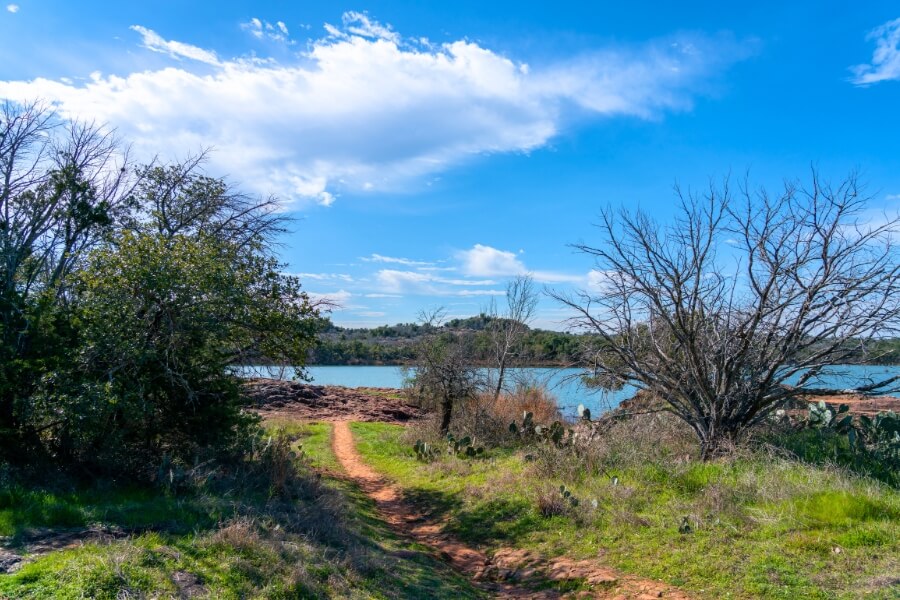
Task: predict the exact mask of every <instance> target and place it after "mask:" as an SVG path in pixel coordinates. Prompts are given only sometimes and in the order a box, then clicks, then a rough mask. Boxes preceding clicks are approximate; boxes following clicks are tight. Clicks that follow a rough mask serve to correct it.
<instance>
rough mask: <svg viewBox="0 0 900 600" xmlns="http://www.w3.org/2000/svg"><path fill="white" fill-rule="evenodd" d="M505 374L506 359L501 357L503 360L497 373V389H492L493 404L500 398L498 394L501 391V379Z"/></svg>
mask: <svg viewBox="0 0 900 600" xmlns="http://www.w3.org/2000/svg"><path fill="white" fill-rule="evenodd" d="M505 373H506V357H505V356H504V357H503V360H501V361H500V369H499V370H498V373H497V387H496V389H494V404H497V400H498V399H499V398H500V392H501V391H503V377H504V375H505Z"/></svg>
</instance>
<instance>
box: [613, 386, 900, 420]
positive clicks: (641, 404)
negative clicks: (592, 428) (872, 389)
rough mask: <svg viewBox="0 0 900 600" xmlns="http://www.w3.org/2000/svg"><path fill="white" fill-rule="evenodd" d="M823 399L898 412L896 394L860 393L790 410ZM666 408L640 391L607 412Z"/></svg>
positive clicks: (870, 411)
mask: <svg viewBox="0 0 900 600" xmlns="http://www.w3.org/2000/svg"><path fill="white" fill-rule="evenodd" d="M819 400H824V401H825V402H827V403H828V404H834V405H839V404H846V405H848V406H849V407H850V412H851V413H853V414H855V415H868V416H870V417H872V416H875V415H876V414H878V413H880V412H885V411H889V410H892V411H894V412H900V397H896V396H863V395H861V394H851V393H848V394H839V395H835V396H830V395H829V396H805V397H803V398H802V400H799V401H797V402H796V403H795V404H794V406H793V409H792V410H795V411H796V410H801V409H803V410H805V408H806V403H812V402H818V401H819ZM665 409H666V403H665V402H664V401H663V400H662V399H661V398H658V397H657V396H655V395H653V394H650V393H648V392H644V391H640V392H638V393H636V394H635V395H634V397H632V398H629V399H628V400H625V401H623V402H622V403H621V404H620V405H619V406H618V407H617V408H616V409H614V410H613V411H611V412H609V413H607V415H609V416H616V415H621V414H623V413H642V412H653V411H660V410H665Z"/></svg>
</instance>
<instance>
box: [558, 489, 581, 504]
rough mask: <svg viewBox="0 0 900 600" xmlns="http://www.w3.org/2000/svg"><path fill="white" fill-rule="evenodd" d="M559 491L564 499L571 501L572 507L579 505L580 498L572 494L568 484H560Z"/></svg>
mask: <svg viewBox="0 0 900 600" xmlns="http://www.w3.org/2000/svg"><path fill="white" fill-rule="evenodd" d="M559 493H560V495H561V496H562V497H563V500H565V501H566V502H568V503H569V505H570V506H572V508H575V507H576V506H578V498H576V497H575V496H573V495H572V492H571V490H569V489H568V488H567V487H566V486H564V485H561V486H559Z"/></svg>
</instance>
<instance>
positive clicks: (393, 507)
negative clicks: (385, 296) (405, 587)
mask: <svg viewBox="0 0 900 600" xmlns="http://www.w3.org/2000/svg"><path fill="white" fill-rule="evenodd" d="M332 445H333V447H334V453H335V455H336V456H337V458H338V461H339V462H340V463H341V465H342V466H343V468H344V470H345V471H346V472H347V475H348V476H349V477H350V479H352V480H353V481H354V482H356V483H357V485H359V486H360V488H361V489H362V490H363V491H364V492H365V493H366V494H367V495H369V497H371V498H372V499H373V500H374V501H375V503H376V505H377V506H378V510H379V511H380V513H381V515H382V517H383V518H384V520H385V521H386V522H387V523H388V524H389V525H390V526H391V527H392V528H393V529H394V530H395V531H397V532H398V533H400V534H401V535H404V536H406V537H409V538H412V539H413V540H415V541H417V542H419V543H421V544H424V545H426V546H429V547H431V548H433V549H434V550H435V551H436V553H437V554H438V555H439V556H440V557H441V558H442V559H443V560H445V561H446V562H448V563H449V564H450V565H452V566H453V567H454V568H456V569H458V570H459V571H461V572H462V573H464V574H466V575H467V576H469V577H470V578H471V579H472V581H473V583H474V584H475V585H476V586H478V587H479V588H480V589H483V590H484V591H486V592H488V593H490V594H491V595H492V596H494V597H496V598H534V599H551V598H563V597H566V598H599V599H639V600H645V599H649V598H669V599H672V600H687V599H688V596H687V595H685V594H684V593H683V592H681V591H679V590H677V589H674V588H672V587H670V586H667V585H665V584H663V583H660V582H656V581H650V580H644V579H640V578H637V577H632V576H628V575H622V574H620V573H618V572H616V571H615V570H613V569H611V568H609V567H608V566H606V565H603V564H601V563H600V562H599V561H595V560H581V561H573V560H569V559H565V558H557V559H552V560H547V559H544V558H542V557H540V556H538V555H536V554H534V553H531V552H527V551H522V550H514V549H503V550H499V551H497V552H495V553H494V555H493V556H491V557H489V556H488V555H486V554H485V553H484V552H482V551H480V550H478V549H476V548H472V547H470V546H467V545H466V544H464V543H462V542H460V541H459V540H457V539H455V538H454V537H453V536H451V535H448V534H446V533H444V532H443V527H442V524H441V523H438V522H433V521H429V520H428V519H426V518H425V517H424V516H423V515H422V514H421V513H419V512H418V511H417V510H416V509H415V508H414V507H412V506H411V505H410V504H409V503H407V502H405V501H404V499H403V492H402V490H401V489H400V488H399V487H398V486H396V485H393V484H391V483H389V482H387V481H385V479H384V478H383V477H382V476H381V475H379V474H378V473H377V472H376V471H375V470H373V469H372V468H371V467H369V466H368V465H367V464H366V463H365V462H363V460H362V457H361V456H360V454H359V452H358V451H357V450H356V444H355V443H354V441H353V434H352V433H351V431H350V427H349V425H348V423H347V422H346V421H336V422H335V423H334V429H333V437H332ZM548 580H549V581H555V582H565V581H571V580H577V581H584V582H586V583H587V584H588V585H590V586H592V589H591V590H590V591H581V592H575V593H571V594H568V595H566V596H563V595H561V594H560V593H559V592H556V591H554V590H536V589H535V588H536V587H537V586H540V585H542V584H546V583H547V581H548Z"/></svg>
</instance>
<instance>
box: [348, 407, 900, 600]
mask: <svg viewBox="0 0 900 600" xmlns="http://www.w3.org/2000/svg"><path fill="white" fill-rule="evenodd" d="M352 427H353V432H354V435H355V437H356V439H357V441H358V447H359V449H360V452H361V453H362V454H363V456H364V457H365V459H366V460H367V461H368V462H370V464H372V466H373V467H375V468H376V469H378V470H379V471H381V472H383V473H385V474H387V475H389V476H390V477H391V478H393V479H394V480H396V481H397V482H398V483H399V484H400V485H401V486H403V487H404V489H405V490H407V494H408V496H409V497H410V498H411V499H413V500H416V501H419V502H421V503H422V504H424V505H428V506H430V507H432V509H433V510H434V511H435V512H437V513H440V514H441V515H442V516H445V517H449V518H448V520H447V522H448V524H449V525H448V527H449V528H450V529H451V530H452V531H453V532H454V533H455V534H456V535H458V536H460V537H461V538H462V539H464V540H466V541H468V542H470V543H475V544H480V545H483V546H485V547H487V548H498V547H503V546H515V547H523V548H530V549H534V550H537V551H539V552H541V553H543V554H544V555H546V556H557V555H563V554H564V555H568V556H571V557H574V558H586V557H598V556H599V557H601V558H602V560H603V561H605V562H607V563H608V564H611V565H613V566H615V567H618V568H620V569H622V570H623V571H625V572H628V573H634V574H636V575H640V576H644V577H650V578H657V579H662V580H665V581H667V582H669V583H671V584H673V585H677V586H679V587H682V588H684V589H686V590H688V591H690V592H691V593H692V594H695V595H697V596H698V597H708V598H759V597H766V598H785V599H788V598H835V597H839V598H840V597H846V598H854V597H860V596H862V595H865V596H866V597H870V598H889V597H890V598H892V597H897V596H896V595H897V593H898V588H897V581H896V579H897V577H898V571H897V569H898V566H900V493H898V492H897V491H896V490H892V489H890V488H888V487H887V486H884V485H882V484H879V483H877V482H874V481H872V480H867V479H864V478H859V477H855V476H851V475H849V474H847V473H844V472H842V471H839V470H836V469H830V468H820V467H813V466H809V465H805V464H802V463H799V462H794V461H789V460H785V459H778V458H773V457H768V456H755V455H748V456H745V457H743V458H733V459H729V460H722V461H718V462H709V463H702V462H696V461H693V460H681V461H676V460H671V461H667V462H654V463H648V464H634V465H629V466H625V467H622V468H618V469H616V470H615V472H614V473H609V472H607V473H593V474H590V473H581V474H580V475H579V476H577V477H570V478H568V479H567V478H560V477H557V476H554V475H553V473H550V474H547V473H546V472H542V471H540V469H539V468H538V466H537V465H536V464H535V463H533V462H529V461H527V460H526V459H525V452H524V451H523V452H518V453H515V452H511V451H508V450H507V451H493V452H489V453H488V455H487V457H486V458H485V459H476V460H467V459H460V458H457V457H453V456H447V455H442V456H441V457H440V458H438V459H437V460H436V461H435V462H433V463H431V464H423V463H421V462H419V461H417V460H416V458H415V456H414V453H413V452H412V450H411V448H410V447H409V442H408V440H406V439H405V438H404V437H403V433H402V428H399V427H396V426H391V425H382V424H370V423H358V424H354V425H353V426H352ZM560 460H562V458H560ZM560 471H561V472H565V471H564V470H563V469H560ZM611 476H614V477H615V480H613V479H612V477H611ZM559 485H565V486H566V487H567V488H568V489H570V490H571V491H572V493H573V494H574V495H575V496H576V497H577V498H578V499H579V505H578V507H577V508H569V509H568V510H567V511H566V513H565V514H563V515H559V516H553V517H549V518H548V517H545V516H542V515H541V513H540V511H539V509H538V505H539V499H540V497H541V496H542V495H548V494H550V495H552V494H554V493H558V486H559ZM685 522H686V523H687V525H688V526H689V529H690V532H689V533H681V532H680V531H679V528H680V526H681V525H682V524H683V523H685ZM891 582H894V583H893V584H892V583H891Z"/></svg>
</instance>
